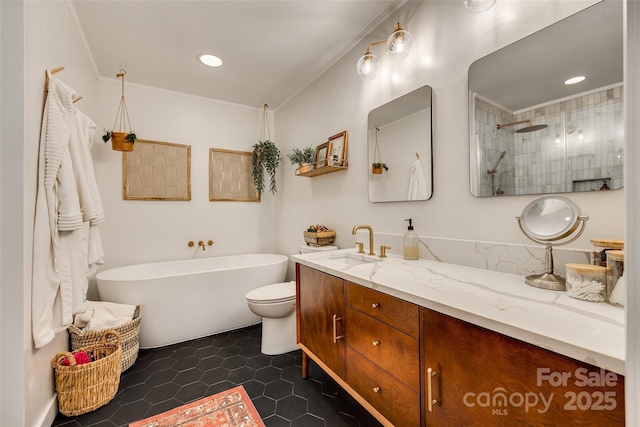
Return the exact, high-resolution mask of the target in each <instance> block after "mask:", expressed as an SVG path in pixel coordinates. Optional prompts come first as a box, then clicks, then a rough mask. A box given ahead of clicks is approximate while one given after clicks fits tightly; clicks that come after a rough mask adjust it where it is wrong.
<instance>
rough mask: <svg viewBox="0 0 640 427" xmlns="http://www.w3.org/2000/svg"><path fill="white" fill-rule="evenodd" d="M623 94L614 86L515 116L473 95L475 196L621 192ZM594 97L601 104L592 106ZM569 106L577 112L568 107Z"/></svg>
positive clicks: (620, 88) (618, 87) (619, 88)
mask: <svg viewBox="0 0 640 427" xmlns="http://www.w3.org/2000/svg"><path fill="white" fill-rule="evenodd" d="M622 93H623V90H622V85H616V86H614V87H611V88H607V89H604V90H601V91H597V92H595V93H594V94H587V95H583V96H580V97H578V98H574V99H573V100H571V101H564V102H560V103H557V104H552V105H548V106H546V107H541V108H536V109H534V110H530V111H526V112H522V113H519V114H513V113H511V112H509V111H506V110H505V109H503V108H500V107H498V106H496V105H495V104H493V103H492V102H491V101H490V100H486V99H483V98H482V96H480V95H477V94H475V96H474V97H473V101H474V104H473V105H474V114H475V120H474V125H475V137H476V143H477V144H478V147H477V151H478V152H479V159H478V160H479V161H480V166H479V168H478V171H479V172H481V173H479V174H478V175H480V176H479V180H478V182H476V191H477V194H476V195H478V196H500V195H518V194H541V193H561V192H574V191H598V190H609V189H618V188H621V187H622V186H623V181H622V179H623V162H622V160H623V156H622V150H623V122H622V118H623V110H622V107H623V102H622V101H623V100H622ZM594 97H597V98H599V99H603V100H604V101H605V102H603V103H602V105H598V106H595V105H594V103H593V99H594ZM590 99H591V103H590ZM572 105H573V106H574V108H575V110H571V109H570V108H568V107H571V106H572ZM582 105H584V106H585V107H580V106H582ZM514 119H516V120H514ZM482 172H484V173H482Z"/></svg>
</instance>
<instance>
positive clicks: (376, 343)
mask: <svg viewBox="0 0 640 427" xmlns="http://www.w3.org/2000/svg"><path fill="white" fill-rule="evenodd" d="M372 344H373V346H374V347H377V346H379V345H380V341H374V342H372Z"/></svg>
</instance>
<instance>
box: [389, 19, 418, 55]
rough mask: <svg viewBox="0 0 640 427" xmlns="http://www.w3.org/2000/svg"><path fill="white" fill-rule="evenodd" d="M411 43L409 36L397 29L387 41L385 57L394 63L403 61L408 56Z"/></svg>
mask: <svg viewBox="0 0 640 427" xmlns="http://www.w3.org/2000/svg"><path fill="white" fill-rule="evenodd" d="M411 42H412V38H411V34H409V32H408V31H405V30H403V29H402V28H399V27H398V29H397V30H396V31H394V32H393V34H391V35H390V36H389V38H388V39H387V55H389V57H390V58H391V59H394V60H396V61H401V60H403V59H405V58H406V57H407V56H409V51H410V50H411Z"/></svg>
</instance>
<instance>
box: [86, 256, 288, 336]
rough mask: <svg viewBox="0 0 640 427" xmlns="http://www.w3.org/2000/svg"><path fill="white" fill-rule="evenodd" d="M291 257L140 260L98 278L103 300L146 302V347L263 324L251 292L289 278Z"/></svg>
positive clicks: (143, 320) (142, 323)
mask: <svg viewBox="0 0 640 427" xmlns="http://www.w3.org/2000/svg"><path fill="white" fill-rule="evenodd" d="M288 260H289V258H288V257H286V256H284V255H275V254H249V255H234V256H225V257H215V258H201V259H191V260H183V261H167V262H158V263H150V264H138V265H130V266H126V267H118V268H113V269H110V270H105V271H102V272H100V273H98V274H97V275H96V281H97V285H98V293H99V294H100V299H101V300H102V301H111V302H117V303H121V304H132V305H141V306H142V308H141V313H142V318H141V320H140V347H141V348H153V347H161V346H165V345H169V344H175V343H178V342H182V341H187V340H190V339H195V338H200V337H204V336H208V335H213V334H217V333H220V332H225V331H230V330H233V329H238V328H242V327H245V326H249V325H254V324H256V323H259V322H260V320H261V319H260V317H258V316H256V315H255V314H253V313H252V312H251V310H249V307H248V306H247V301H246V298H245V295H246V293H247V292H249V291H250V290H252V289H256V288H259V287H261V286H264V285H270V284H273V283H279V282H283V281H284V279H285V275H286V271H287V262H288Z"/></svg>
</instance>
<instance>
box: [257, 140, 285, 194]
mask: <svg viewBox="0 0 640 427" xmlns="http://www.w3.org/2000/svg"><path fill="white" fill-rule="evenodd" d="M281 160H282V156H281V155H280V150H279V149H278V147H276V145H275V144H274V143H273V142H271V141H269V140H265V141H260V142H258V143H257V144H255V145H254V146H253V155H252V156H251V166H252V175H253V184H254V185H255V186H256V189H257V190H258V193H260V194H262V192H263V190H264V176H265V173H266V174H267V175H269V178H270V182H269V191H271V193H276V191H277V190H276V169H278V166H280V161H281Z"/></svg>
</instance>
